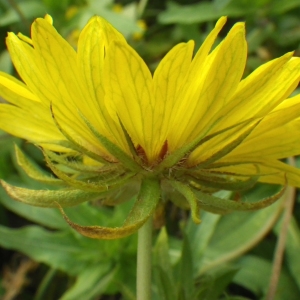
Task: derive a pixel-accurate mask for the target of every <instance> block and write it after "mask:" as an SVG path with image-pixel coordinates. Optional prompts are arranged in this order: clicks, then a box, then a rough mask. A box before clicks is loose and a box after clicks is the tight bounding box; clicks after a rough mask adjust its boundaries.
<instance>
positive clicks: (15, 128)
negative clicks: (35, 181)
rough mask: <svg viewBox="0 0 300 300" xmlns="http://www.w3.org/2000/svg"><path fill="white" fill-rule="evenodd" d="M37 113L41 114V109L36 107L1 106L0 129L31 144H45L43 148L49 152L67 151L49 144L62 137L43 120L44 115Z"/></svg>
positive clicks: (52, 126) (51, 125)
mask: <svg viewBox="0 0 300 300" xmlns="http://www.w3.org/2000/svg"><path fill="white" fill-rule="evenodd" d="M33 110H34V113H33ZM39 112H41V109H38V108H37V107H36V106H35V107H32V109H31V110H29V109H22V108H18V107H16V106H13V105H9V104H1V105H0V128H1V129H2V130H4V131H6V132H8V133H10V134H12V135H14V136H17V137H20V138H23V139H26V140H28V141H31V142H33V143H38V144H43V143H47V145H45V148H47V149H49V150H53V151H63V152H65V151H67V149H66V148H64V147H60V146H57V145H53V144H51V143H49V141H55V140H61V139H63V136H62V135H61V134H60V132H58V130H57V128H56V127H55V126H54V125H53V124H52V123H49V122H48V121H47V119H46V118H43V116H44V114H43V113H41V114H39ZM16 120H17V122H16ZM41 128H42V130H41Z"/></svg>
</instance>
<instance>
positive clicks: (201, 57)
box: [0, 16, 300, 239]
mask: <svg viewBox="0 0 300 300" xmlns="http://www.w3.org/2000/svg"><path fill="white" fill-rule="evenodd" d="M225 22H226V18H224V17H222V18H220V20H219V21H218V22H217V24H216V26H215V28H214V29H213V30H212V31H211V33H210V34H209V35H208V37H207V39H206V40H205V41H204V43H203V45H202V46H201V47H200V49H199V50H198V52H197V53H196V54H195V56H194V57H193V42H191V41H190V42H188V43H180V44H178V45H176V46H175V47H174V48H173V49H172V50H171V51H170V52H169V53H168V54H167V55H166V56H165V57H164V58H163V60H162V61H161V63H160V64H159V66H158V68H157V69H156V71H155V72H154V74H153V75H152V74H151V73H150V71H149V69H148V67H147V66H146V64H145V63H144V62H143V60H142V59H141V58H140V56H139V55H138V54H137V53H136V52H135V51H134V50H133V49H132V48H131V47H130V46H129V45H128V44H127V42H126V41H125V39H124V37H123V36H122V35H121V34H120V33H119V32H118V31H117V30H116V29H114V28H113V27H112V26H111V25H110V24H109V23H108V22H106V21H105V20H103V19H102V18H100V17H94V18H92V19H91V20H90V21H89V23H88V24H87V26H86V27H85V28H84V29H83V31H82V33H81V35H80V37H79V42H78V49H77V51H75V50H74V49H73V48H72V47H71V46H70V45H69V44H68V43H67V42H66V41H65V40H64V39H63V38H62V37H61V36H60V35H59V34H58V33H57V32H56V30H55V29H54V27H53V26H52V20H51V18H50V17H49V16H46V17H45V19H37V20H36V21H35V22H34V23H33V25H32V38H31V39H30V38H28V37H25V36H23V35H21V34H19V35H18V36H16V35H14V34H13V33H9V35H8V38H7V45H8V49H9V51H10V54H11V56H12V60H13V63H14V65H15V67H16V69H17V71H18V73H19V75H20V77H21V78H22V80H23V81H24V83H22V82H21V81H19V80H17V79H15V78H13V77H12V76H10V75H7V74H4V73H0V96H1V97H3V98H4V99H6V100H7V101H8V102H9V104H8V103H4V104H0V128H1V129H2V130H5V131H7V132H9V133H11V134H13V135H16V136H18V137H21V138H24V139H26V140H29V141H30V142H32V143H34V144H36V145H37V146H38V147H39V148H40V149H41V150H42V152H43V154H44V157H45V160H46V162H47V165H48V166H49V168H50V169H51V171H52V172H53V173H54V174H55V176H56V177H55V178H54V177H52V176H49V175H48V174H45V173H44V172H43V171H41V170H40V169H39V168H38V167H37V166H36V165H34V164H32V163H31V161H30V159H28V158H27V157H26V155H25V154H24V153H23V152H22V151H21V150H20V149H19V148H17V147H16V157H17V162H18V163H19V165H20V166H21V167H22V168H23V169H24V170H25V172H26V173H27V174H28V175H29V176H30V177H32V178H34V179H36V180H39V181H41V182H43V183H45V184H52V185H55V186H57V187H58V188H59V189H57V190H29V189H26V188H20V187H15V186H12V185H10V184H8V183H6V182H4V181H2V185H3V187H4V188H5V189H6V191H7V192H8V193H9V194H10V195H11V196H12V197H13V198H14V199H16V200H18V201H21V202H24V203H27V204H31V205H36V206H42V207H59V208H60V209H61V211H62V213H63V215H64V218H65V219H66V221H67V222H68V223H69V224H70V225H71V226H72V227H73V228H74V229H75V230H77V231H78V232H80V233H82V234H83V235H86V236H89V237H92V238H103V239H113V238H120V237H124V236H127V235H129V234H131V233H133V232H135V231H136V230H137V229H138V228H139V227H141V226H142V225H143V224H144V223H145V222H146V220H147V219H148V218H149V217H150V216H151V215H152V214H153V213H154V212H155V210H156V208H157V206H158V204H159V203H160V204H165V203H166V202H167V201H168V200H171V201H173V202H174V203H175V204H176V205H178V206H180V207H182V208H190V209H191V215H192V218H193V220H194V221H195V222H196V223H199V222H200V219H199V218H200V217H199V216H200V213H199V210H200V208H202V209H204V210H207V211H210V212H213V213H221V214H224V213H229V212H232V211H247V210H256V209H260V208H264V207H266V206H268V205H270V204H272V203H273V202H275V201H276V200H277V199H279V198H280V197H281V196H282V195H283V193H284V190H285V186H287V184H289V185H293V186H300V171H299V170H298V169H296V168H293V167H290V166H288V165H286V164H285V163H283V162H282V161H280V160H282V159H284V158H287V157H289V156H293V155H298V154H300V141H299V138H298V133H299V132H300V118H299V116H300V96H294V97H292V98H287V97H288V96H289V95H290V93H291V92H292V91H293V90H294V89H295V88H296V87H297V85H298V82H299V79H300V59H299V58H294V57H292V53H287V54H286V55H283V56H282V57H280V58H277V59H274V60H272V61H270V62H268V63H266V64H265V65H262V66H261V67H260V68H258V69H257V70H256V71H254V72H253V73H252V74H250V75H249V76H248V77H246V78H245V79H242V76H243V72H244V69H245V63H246V57H247V45H246V40H245V29H244V24H242V23H237V24H236V25H235V26H233V28H232V29H231V31H230V32H229V33H228V35H227V36H226V38H224V40H223V41H222V42H221V43H220V44H219V45H218V46H217V47H215V49H214V50H212V51H211V48H212V46H213V44H214V42H215V40H216V38H217V36H218V34H219V32H220V30H221V29H222V27H223V26H224V24H225ZM99 41H100V42H99ZM15 120H18V122H16V121H15ZM41 124H43V126H41ZM257 182H266V183H271V184H279V185H282V186H284V188H282V189H281V190H280V191H279V192H278V193H276V194H275V195H273V196H271V197H268V198H265V199H261V200H259V201H257V202H255V203H252V202H251V203H250V202H243V201H240V200H228V199H222V198H218V197H217V196H216V193H217V192H218V191H221V190H227V191H233V192H240V191H244V190H247V189H250V188H252V187H253V186H254V185H255V184H256V183H257ZM130 199H135V202H134V204H133V207H132V210H131V211H130V213H129V215H128V217H127V219H126V220H125V222H124V224H123V225H122V226H121V227H117V228H106V227H101V226H80V225H78V224H75V223H73V222H72V221H71V220H69V219H68V217H67V216H66V215H65V214H64V212H63V210H62V207H67V206H74V205H77V204H80V203H82V202H85V201H95V200H97V201H101V203H102V204H105V205H117V204H118V203H121V202H123V201H129V200H130Z"/></svg>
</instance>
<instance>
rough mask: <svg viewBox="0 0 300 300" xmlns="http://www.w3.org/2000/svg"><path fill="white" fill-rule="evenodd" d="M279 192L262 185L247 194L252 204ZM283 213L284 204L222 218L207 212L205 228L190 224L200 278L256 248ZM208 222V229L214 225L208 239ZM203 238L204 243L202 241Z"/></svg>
mask: <svg viewBox="0 0 300 300" xmlns="http://www.w3.org/2000/svg"><path fill="white" fill-rule="evenodd" d="M276 188H277V187H274V186H272V185H270V186H268V185H261V186H259V187H257V188H255V189H254V190H253V191H252V192H251V193H247V198H249V201H251V200H256V199H257V198H258V197H262V196H267V195H269V194H272V193H274V190H275V189H276ZM268 189H269V190H268ZM281 211H282V200H280V201H278V202H277V203H274V204H273V205H272V206H270V207H267V208H264V209H261V210H259V211H257V212H236V213H231V214H228V215H225V216H222V217H219V218H215V217H212V216H211V214H210V213H207V212H206V213H205V212H203V224H201V225H200V226H197V225H195V224H193V222H190V223H189V227H188V232H189V234H190V241H191V248H192V249H193V255H194V258H193V261H194V264H195V268H196V270H197V274H198V275H201V274H204V273H206V272H208V271H209V270H211V269H213V268H214V267H216V266H220V265H222V264H225V263H227V262H229V261H231V260H233V259H235V258H237V257H239V256H241V255H242V254H244V253H245V252H246V251H248V250H249V249H251V248H253V247H254V246H255V245H256V244H257V243H258V242H259V241H261V240H262V239H263V238H264V237H265V235H266V234H267V233H268V232H269V231H270V230H271V228H272V227H273V226H274V224H275V222H276V221H277V219H278V217H279V216H280V213H281ZM206 215H208V216H206ZM205 220H208V221H207V222H208V224H207V226H209V225H210V224H211V225H212V228H210V229H209V232H208V233H207V236H206V235H205V234H204V229H205V228H204V229H202V228H201V227H202V226H204V225H205V222H206V221H205ZM206 228H207V227H206ZM202 234H203V239H204V242H202V241H201V239H202Z"/></svg>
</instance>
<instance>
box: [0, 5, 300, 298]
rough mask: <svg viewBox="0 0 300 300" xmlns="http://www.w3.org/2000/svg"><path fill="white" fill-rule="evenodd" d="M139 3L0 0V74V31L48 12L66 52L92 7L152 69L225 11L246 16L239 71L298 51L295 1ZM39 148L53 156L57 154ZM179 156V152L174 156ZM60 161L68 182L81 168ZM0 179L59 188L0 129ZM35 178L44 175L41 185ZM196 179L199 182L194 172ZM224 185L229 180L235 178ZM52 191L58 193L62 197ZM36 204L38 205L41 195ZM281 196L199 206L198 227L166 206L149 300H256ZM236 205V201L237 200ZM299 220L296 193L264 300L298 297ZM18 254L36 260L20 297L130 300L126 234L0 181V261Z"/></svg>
mask: <svg viewBox="0 0 300 300" xmlns="http://www.w3.org/2000/svg"><path fill="white" fill-rule="evenodd" d="M146 2H147V1H146ZM143 3H145V2H144V1H133V0H132V1H131V0H120V1H114V0H101V1H99V0H60V1H56V0H42V1H40V0H30V1H27V0H14V1H4V0H0V40H1V41H2V42H1V43H0V70H1V71H4V72H7V73H11V74H13V75H17V74H15V73H14V69H13V67H12V63H11V61H10V59H9V55H8V52H7V50H6V46H5V42H4V40H5V36H6V33H7V32H8V31H14V32H18V31H21V32H23V33H24V34H27V35H29V33H30V24H31V22H32V21H33V20H34V19H35V18H36V17H43V16H44V15H45V13H46V12H47V13H49V14H51V15H52V16H53V19H54V23H55V26H56V28H57V29H58V31H59V32H60V33H61V34H62V35H63V36H64V37H65V38H66V39H67V40H68V41H69V42H70V43H71V44H72V45H73V46H74V47H75V48H76V42H77V39H78V34H79V31H80V30H81V29H82V28H83V26H84V25H85V24H86V22H87V20H88V19H89V18H90V17H91V16H93V15H95V14H98V15H101V16H103V17H105V18H106V19H107V20H108V21H109V22H111V23H112V24H113V25H114V26H115V27H116V28H117V29H119V30H120V31H121V32H122V33H123V34H124V35H125V37H126V38H127V40H128V42H129V43H130V44H131V45H132V46H133V47H134V48H135V49H136V50H137V51H138V52H139V53H140V54H141V55H142V57H143V58H144V59H145V60H146V62H147V63H148V65H149V67H150V69H151V70H154V69H155V67H156V66H157V64H158V62H159V61H160V59H161V58H162V57H163V56H164V54H165V53H166V52H167V51H168V50H169V49H170V48H171V47H172V46H173V45H175V44H176V43H178V42H181V41H188V40H189V39H194V40H195V42H196V48H198V47H199V46H200V45H201V42H202V41H203V40H204V38H205V37H206V35H207V33H208V32H209V31H210V30H211V28H212V26H213V24H214V22H215V21H216V20H217V19H218V18H219V17H220V16H223V15H227V16H228V18H229V21H228V22H229V23H234V22H236V21H246V28H247V40H248V45H249V48H248V53H249V59H248V65H247V68H246V71H245V74H247V73H249V72H251V71H252V70H253V69H254V68H256V67H257V66H259V65H260V64H262V63H263V62H266V61H268V60H270V59H272V58H274V57H277V56H280V55H282V54H284V53H286V52H287V51H293V50H295V51H296V52H295V53H296V55H299V53H300V18H299V15H300V1H299V0H285V1H282V0H254V1H253V0H211V1H209V0H206V1H201V0H199V1H192V0H188V1H179V0H177V1H169V0H164V1H159V0H153V1H148V3H146V6H145V7H143ZM117 4H118V5H117ZM120 5H122V6H120ZM140 19H142V20H144V22H145V24H147V27H146V29H143V28H142V27H141V25H140V23H139V22H138V20H140ZM225 31H226V30H225ZM0 101H2V100H0ZM16 121H17V120H16ZM41 126H42V124H41ZM99 139H102V137H99ZM102 141H103V143H106V141H105V140H103V139H102ZM15 145H18V146H19V148H20V149H21V150H22V151H18V153H17V154H18V156H17V157H16V156H15V154H14V148H15ZM79 146H80V145H79ZM189 146H191V145H189ZM229 146H230V145H229ZM107 147H108V148H110V150H111V151H118V149H111V145H109V144H108V145H107ZM229 151H230V149H229ZM46 155H52V157H54V156H55V155H56V154H55V153H46ZM181 158H182V156H181V153H178V157H173V159H181ZM126 159H127V157H124V160H126ZM54 160H55V159H54ZM55 161H56V160H55ZM61 161H62V158H60V157H59V156H57V162H58V164H59V163H61ZM17 162H18V163H19V164H18V163H17ZM130 163H131V162H130V161H129V162H128V165H130ZM20 164H21V165H23V167H24V166H25V169H26V173H27V174H29V175H30V176H28V175H27V174H25V172H24V171H23V170H22V168H20V166H19V165H20ZM58 164H57V165H55V166H53V170H55V171H57V172H56V173H57V174H58V173H59V171H60V169H58V170H56V169H55V167H57V166H58ZM130 166H131V165H130ZM298 166H300V164H299V163H298ZM60 167H61V168H62V166H60ZM63 167H64V168H65V169H68V170H69V173H68V174H70V178H71V179H70V180H72V182H74V181H76V178H75V177H72V176H73V175H74V174H76V171H78V170H75V169H74V168H75V167H77V168H81V167H82V166H81V165H79V164H76V166H75V164H73V165H72V161H69V162H68V163H66V164H65V165H64V166H63ZM85 167H86V166H85ZM132 168H133V169H134V166H133V167H132ZM65 169H64V170H65ZM89 171H90V172H93V168H92V167H90V169H89ZM72 172H73V173H72ZM258 174H259V171H258ZM0 178H1V179H3V180H5V181H6V182H8V183H11V184H14V185H17V186H20V187H22V188H26V189H35V190H48V191H55V190H56V189H57V187H55V185H51V184H54V183H55V184H57V185H59V184H61V181H60V180H58V179H57V178H56V177H55V176H53V174H52V172H51V170H49V168H48V167H46V164H45V161H44V157H43V155H42V153H41V152H40V151H38V150H36V149H35V148H34V147H32V146H30V145H28V144H26V143H24V142H22V141H20V140H18V139H16V138H12V137H10V136H8V135H7V134H5V133H2V132H1V133H0ZM34 178H35V179H36V178H39V179H41V178H43V183H38V182H37V181H35V180H34ZM198 180H199V181H200V180H201V176H200V175H199V178H198ZM255 183H256V178H249V179H248V181H246V182H244V181H243V184H245V187H247V188H250V187H252V185H254V184H255ZM220 184H222V182H220ZM235 184H237V187H240V183H239V182H237V183H235ZM179 189H180V187H179ZM278 191H279V188H278V187H276V186H271V185H263V184H255V186H254V188H251V189H250V190H246V191H242V192H239V193H238V194H235V195H231V194H229V193H228V192H221V193H219V194H218V195H216V196H218V198H223V199H242V200H243V201H244V200H245V203H251V202H252V201H254V200H255V201H256V200H257V199H263V198H266V199H267V198H268V197H271V196H272V195H274V194H276V193H278ZM40 196H43V197H45V196H46V195H45V194H43V195H40ZM77 196H78V195H77ZM77 198H78V197H77ZM120 198H121V197H120ZM298 198H299V197H298ZM61 199H62V201H63V199H64V195H62V197H61ZM189 199H190V202H191V203H190V204H191V206H193V205H194V213H193V218H194V219H195V220H197V218H199V214H198V210H199V207H198V206H197V204H196V203H194V202H193V197H190V198H189ZM37 200H39V201H42V200H44V201H45V200H46V198H43V199H41V198H40V197H39V199H37ZM81 200H82V199H81ZM209 200H211V199H208V200H207V199H205V201H209ZM298 200H299V199H298ZM79 202H81V201H79ZM120 202H121V200H120ZM283 202H284V199H283V200H281V201H279V202H276V203H275V204H273V205H272V206H270V207H268V208H265V209H262V210H259V211H255V212H239V213H232V214H226V215H223V216H221V215H215V214H212V213H209V212H203V211H201V212H200V219H201V224H200V225H195V224H194V222H192V220H191V218H187V217H186V214H185V213H181V214H177V213H176V211H175V210H174V208H173V206H172V205H171V204H168V205H169V206H167V207H166V211H167V218H166V228H165V227H163V228H162V229H160V230H157V231H155V233H154V234H155V245H154V246H153V286H152V289H153V299H154V300H198V299H204V300H218V299H224V300H225V299H227V300H229V299H232V300H242V299H244V300H245V299H264V297H265V296H266V294H267V291H268V286H269V280H270V275H271V272H272V267H273V252H274V248H275V246H276V242H277V239H278V238H279V237H280V236H281V231H280V228H281V225H282V221H281V216H282V211H283V209H284V206H283ZM236 203H237V205H239V204H238V203H239V202H238V200H237V202H236ZM131 206H132V203H131V202H129V203H121V204H119V205H118V206H116V207H114V208H112V207H106V206H103V205H100V203H99V202H95V203H82V204H80V205H78V206H75V207H66V208H65V213H66V214H67V215H68V217H69V218H70V219H71V220H72V221H73V222H75V223H77V224H80V225H82V226H89V225H96V224H99V225H100V224H101V225H104V226H110V227H117V226H120V225H122V221H123V220H124V219H126V216H127V215H128V214H129V212H130V209H131ZM150 209H151V208H149V210H150ZM157 219H158V220H159V216H158V217H157ZM299 221H300V210H299V201H298V202H297V203H296V204H295V210H294V214H293V218H292V221H291V223H290V227H289V230H288V234H287V240H286V245H285V246H286V250H285V256H284V262H283V269H282V271H281V274H280V275H281V276H280V278H279V283H278V290H277V295H276V298H275V300H281V299H291V300H293V299H295V300H296V299H300V277H299V274H300V261H299V250H300V228H299V223H300V222H299ZM128 222H129V223H130V220H129V221H128ZM178 224H179V225H178ZM17 253H19V254H18V255H22V257H23V256H26V257H28V258H29V259H31V260H33V261H35V262H37V263H38V266H37V269H35V270H34V271H32V272H31V273H26V274H25V275H23V277H24V276H26V277H27V278H29V281H28V282H29V283H28V284H29V285H28V286H27V287H26V286H23V289H22V290H20V291H19V294H20V295H19V298H20V299H34V300H41V299H43V300H51V299H62V300H77V299H78V300H89V299H91V300H93V299H99V297H101V299H107V298H108V297H111V298H109V299H117V297H119V298H122V299H125V300H132V299H135V269H136V262H135V257H136V236H135V235H133V236H130V237H127V238H123V239H119V240H113V241H100V240H93V239H88V238H85V237H83V236H81V235H79V234H78V233H77V232H75V231H74V230H73V229H72V228H70V227H69V226H68V224H67V223H66V222H65V220H64V219H63V217H62V215H61V213H60V211H59V210H58V209H57V208H55V207H54V208H43V207H34V206H30V205H26V204H24V203H20V202H17V201H13V200H12V199H11V198H10V197H9V196H8V195H7V194H6V192H5V191H4V189H3V188H0V255H2V254H3V257H5V259H4V260H2V261H1V265H0V268H1V269H2V270H4V269H7V268H12V267H13V266H15V263H14V259H15V258H14V257H15V255H16V254H17ZM1 257H2V256H1ZM21 266H22V264H21V263H17V267H16V269H17V270H18V269H21ZM17 270H15V272H14V276H15V278H17V275H16V274H18V272H17ZM18 276H19V275H18ZM23 277H22V278H23ZM7 279H8V275H7V273H5V272H1V277H0V297H1V296H4V295H5V294H6V293H7V291H8V290H10V289H13V288H14V286H13V285H8V286H7ZM23 279H24V278H23ZM106 297H107V298H106ZM113 297H115V298H113Z"/></svg>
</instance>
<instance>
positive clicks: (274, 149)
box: [226, 95, 300, 159]
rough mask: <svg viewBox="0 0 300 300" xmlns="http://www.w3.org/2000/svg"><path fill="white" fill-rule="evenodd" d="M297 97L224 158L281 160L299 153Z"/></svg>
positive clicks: (277, 109)
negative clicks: (253, 157) (247, 157)
mask: <svg viewBox="0 0 300 300" xmlns="http://www.w3.org/2000/svg"><path fill="white" fill-rule="evenodd" d="M299 116H300V95H297V96H295V97H293V98H290V99H287V100H285V101H284V102H283V103H281V104H280V105H279V106H278V107H277V108H276V109H274V110H273V111H272V112H271V113H270V114H268V115H267V116H266V117H265V118H264V119H263V120H262V122H260V124H259V125H258V126H257V127H256V128H255V129H254V130H253V132H252V133H251V134H250V135H249V136H248V137H247V138H246V139H245V141H244V142H243V143H242V144H241V145H239V146H238V147H237V148H236V149H235V150H233V151H232V152H231V153H230V154H228V156H227V157H226V158H228V157H244V156H249V155H251V156H254V155H257V156H259V157H267V158H275V159H281V158H286V157H289V156H294V155H298V154H299V153H300V139H299V136H298V135H297V134H295V133H296V132H299V130H300V119H299Z"/></svg>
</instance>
